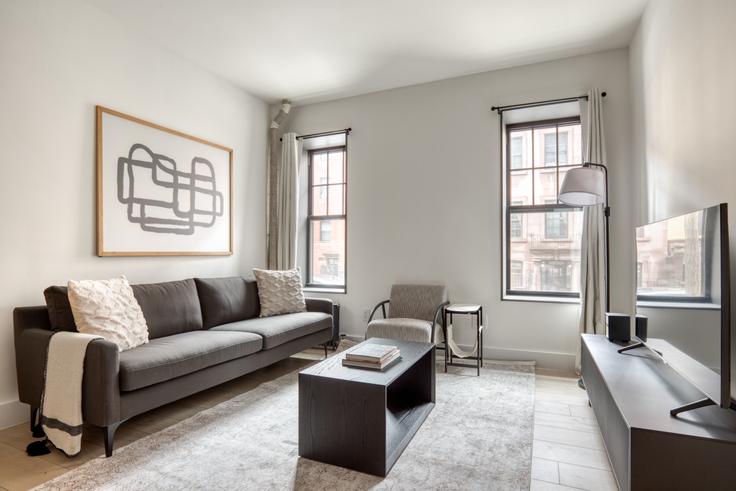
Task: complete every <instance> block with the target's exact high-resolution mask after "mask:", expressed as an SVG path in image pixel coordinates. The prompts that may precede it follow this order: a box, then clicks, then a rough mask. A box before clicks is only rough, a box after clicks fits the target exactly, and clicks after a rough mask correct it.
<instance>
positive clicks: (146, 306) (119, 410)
mask: <svg viewBox="0 0 736 491" xmlns="http://www.w3.org/2000/svg"><path fill="white" fill-rule="evenodd" d="M133 292H134V294H135V297H136V299H137V300H138V303H139V304H140V306H141V309H142V310H143V315H144V317H145V318H146V323H147V324H148V331H149V342H148V343H147V344H144V345H142V346H139V347H137V348H133V349H131V350H128V351H123V352H122V353H120V352H118V349H117V346H116V345H114V344H113V343H111V342H109V341H105V340H95V341H93V342H92V343H90V345H89V347H88V349H87V354H86V357H85V372H84V381H83V400H82V411H83V415H84V420H85V422H87V423H90V424H92V425H96V426H100V427H102V428H103V429H104V439H105V453H106V455H107V456H108V457H109V456H110V455H112V451H113V439H114V436H115V430H117V428H118V426H120V424H121V423H122V422H124V421H125V420H127V419H129V418H131V417H133V416H136V415H138V414H141V413H144V412H146V411H149V410H151V409H153V408H156V407H159V406H162V405H164V404H167V403H170V402H172V401H175V400H177V399H181V398H183V397H186V396H189V395H191V394H194V393H196V392H199V391H201V390H204V389H207V388H210V387H213V386H215V385H218V384H221V383H223V382H225V381H228V380H230V379H233V378H236V377H239V376H241V375H244V374H246V373H249V372H252V371H254V370H257V369H258V368H261V367H264V366H266V365H269V364H271V363H274V362H276V361H279V360H281V359H284V358H287V357H289V356H291V355H292V354H294V353H297V352H299V351H302V350H304V349H306V348H309V347H311V346H317V345H319V344H324V343H327V342H328V341H330V340H331V339H333V333H332V329H333V327H332V326H333V323H332V302H331V301H330V300H323V299H307V312H299V313H294V314H285V315H278V316H273V317H263V318H261V317H259V312H260V304H259V301H258V289H257V286H256V283H255V281H252V280H245V279H243V278H240V277H233V278H209V279H203V278H194V279H187V280H181V281H171V282H166V283H154V284H142V285H133ZM44 296H45V297H46V306H41V307H18V308H16V309H15V310H14V311H13V323H14V334H15V359H16V368H17V374H18V395H19V398H20V401H21V402H24V403H26V404H29V405H30V406H31V428H33V427H34V425H35V421H36V418H37V413H38V407H39V406H40V401H41V392H42V388H43V377H44V375H43V374H44V368H45V363H46V362H45V357H46V350H47V347H48V343H49V339H50V338H51V336H52V335H53V333H54V332H55V331H59V330H67V331H75V330H76V326H75V325H74V317H73V316H72V313H71V307H70V306H69V300H68V298H67V294H66V288H65V287H59V286H53V287H49V288H47V289H46V290H45V291H44ZM325 354H326V348H325Z"/></svg>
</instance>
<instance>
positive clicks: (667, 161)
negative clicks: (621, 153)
mask: <svg viewBox="0 0 736 491" xmlns="http://www.w3.org/2000/svg"><path fill="white" fill-rule="evenodd" d="M734 25H736V2H733V1H732V0H701V1H697V2H693V1H688V0H652V1H651V2H650V3H649V5H648V6H647V9H646V10H645V13H644V16H643V18H642V21H641V24H640V26H639V29H638V31H637V33H636V35H635V37H634V40H633V41H632V44H631V48H630V51H631V72H630V73H631V88H632V107H633V110H632V121H633V123H634V124H633V126H632V127H633V129H634V136H635V139H634V143H635V152H636V153H635V160H636V163H637V167H638V168H640V169H641V171H642V173H643V174H642V182H643V183H644V185H643V186H642V189H641V194H640V199H639V206H638V207H637V208H638V221H640V222H646V221H652V220H656V219H661V218H665V217H668V216H672V215H677V214H681V213H684V212H687V211H692V210H694V209H698V208H704V207H706V206H710V205H713V204H716V203H719V202H729V203H730V206H731V227H732V228H731V230H732V231H733V230H736V228H734V224H736V221H734V218H736V185H734V179H735V178H736V157H735V153H734V150H733V148H734V146H733V142H734V137H736V54H735V53H734V47H736V29H734ZM731 235H732V237H733V236H735V235H736V234H733V233H732V234H731ZM732 247H733V245H732ZM732 250H734V249H732Z"/></svg>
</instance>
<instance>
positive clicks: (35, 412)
mask: <svg viewBox="0 0 736 491" xmlns="http://www.w3.org/2000/svg"><path fill="white" fill-rule="evenodd" d="M37 419H38V408H37V407H33V406H31V432H33V431H35V430H36V420H37Z"/></svg>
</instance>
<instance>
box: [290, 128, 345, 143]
mask: <svg viewBox="0 0 736 491" xmlns="http://www.w3.org/2000/svg"><path fill="white" fill-rule="evenodd" d="M351 131H353V129H352V128H345V129H343V130H333V131H322V132H321V133H311V134H309V135H297V137H296V139H297V140H302V139H304V138H317V137H320V136H332V135H339V134H342V133H345V134H346V135H349V134H350V132H351ZM283 140H284V139H283V138H279V141H283Z"/></svg>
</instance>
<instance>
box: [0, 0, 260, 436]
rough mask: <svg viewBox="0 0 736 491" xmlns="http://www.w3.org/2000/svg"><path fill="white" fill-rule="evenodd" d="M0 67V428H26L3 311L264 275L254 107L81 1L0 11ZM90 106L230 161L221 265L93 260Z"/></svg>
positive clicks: (13, 4) (16, 4) (21, 4)
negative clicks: (176, 133)
mask: <svg viewBox="0 0 736 491" xmlns="http://www.w3.org/2000/svg"><path fill="white" fill-rule="evenodd" d="M193 35H202V33H193ZM0 62H1V65H2V76H0V149H1V150H0V155H1V156H2V158H1V159H2V161H1V163H0V165H1V166H2V177H0V209H2V232H0V234H1V235H0V262H1V263H0V264H1V267H0V271H1V272H2V276H3V281H2V282H1V283H0V284H1V285H2V286H0V427H2V426H5V425H8V424H11V423H12V422H14V421H15V420H17V419H18V418H22V417H27V414H26V412H25V409H24V408H23V407H21V405H20V404H18V403H17V392H16V381H15V363H14V354H13V334H12V309H13V308H14V307H16V306H21V305H38V304H43V295H42V291H43V289H44V288H45V287H47V286H48V285H51V284H64V283H65V282H66V281H67V280H68V279H70V278H106V277H111V276H113V275H118V274H121V273H124V274H126V275H127V276H128V278H129V279H130V280H131V281H132V282H148V281H163V280H171V279H181V278H186V277H192V276H194V275H201V276H218V275H235V274H248V273H249V271H250V269H251V268H252V267H253V266H259V267H262V266H263V265H264V263H265V247H264V241H265V239H264V237H265V218H264V213H265V211H264V209H265V196H264V190H265V162H266V149H265V146H266V134H267V133H266V132H267V125H268V107H267V105H266V104H265V103H263V102H262V101H260V100H259V99H256V98H254V97H251V96H249V95H247V94H245V93H244V92H242V91H241V90H239V89H237V88H235V87H233V86H231V85H229V84H227V83H225V82H223V81H221V80H219V79H217V78H215V77H213V76H212V75H209V74H208V73H206V72H204V71H203V70H201V69H200V68H198V67H197V66H194V65H193V64H191V63H189V62H187V61H186V60H184V59H182V58H180V57H178V56H176V55H173V54H172V53H170V52H168V51H165V50H163V49H162V48H159V47H158V46H156V45H154V44H152V43H151V42H149V41H148V39H147V36H146V34H145V33H141V32H135V31H134V30H133V29H131V28H129V27H128V26H126V25H123V24H121V23H120V22H118V21H116V20H115V19H113V18H112V17H109V16H108V15H107V14H104V13H103V12H101V11H99V10H97V9H95V8H94V7H91V6H89V5H87V4H85V3H84V2H81V1H65V2H54V1H31V0H25V1H21V0H18V1H3V2H2V3H0ZM95 104H102V105H105V106H108V107H112V108H114V109H118V110H120V111H123V112H126V113H129V114H132V115H136V116H139V117H142V118H144V119H148V120H150V121H154V122H157V123H160V124H163V125H165V126H169V127H171V128H175V129H177V130H181V131H184V132H187V133H190V134H193V135H196V136H200V137H202V138H206V139H209V140H211V141H215V142H218V143H222V144H224V145H228V146H230V147H232V148H233V149H234V185H235V193H234V209H235V214H234V219H235V220H234V251H235V253H234V255H233V256H231V257H224V258H223V257H209V258H208V257H201V258H99V257H97V256H96V255H95V252H96V251H95V160H94V155H95V150H94V149H95V112H94V106H95ZM21 409H23V411H22V412H20V410H21Z"/></svg>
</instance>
